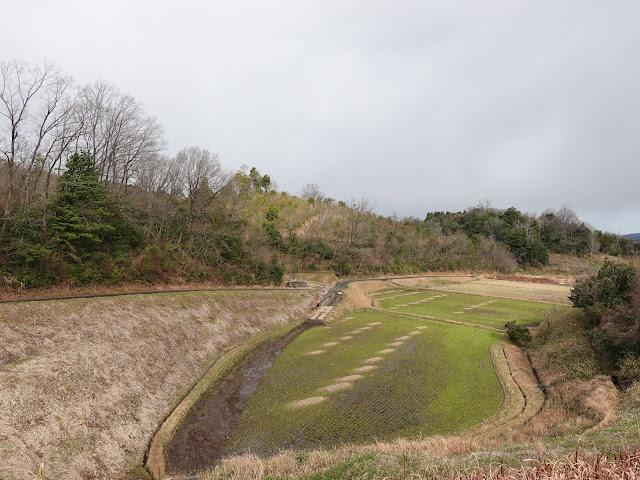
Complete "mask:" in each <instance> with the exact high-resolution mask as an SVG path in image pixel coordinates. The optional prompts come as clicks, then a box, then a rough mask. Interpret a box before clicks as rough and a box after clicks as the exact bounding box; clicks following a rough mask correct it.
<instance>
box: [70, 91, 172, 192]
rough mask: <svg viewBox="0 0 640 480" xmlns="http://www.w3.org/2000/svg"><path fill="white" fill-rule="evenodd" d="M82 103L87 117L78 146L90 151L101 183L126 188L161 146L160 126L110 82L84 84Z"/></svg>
mask: <svg viewBox="0 0 640 480" xmlns="http://www.w3.org/2000/svg"><path fill="white" fill-rule="evenodd" d="M82 103H83V108H84V111H85V113H86V118H87V120H86V122H85V125H86V127H85V129H84V130H83V134H82V138H81V140H80V142H79V148H80V149H82V150H86V151H88V152H89V153H90V154H91V156H92V157H93V159H94V160H95V162H96V168H97V169H98V172H99V173H100V178H101V180H102V181H103V183H105V184H110V185H112V186H115V187H117V188H121V189H123V190H126V189H127V187H128V186H129V185H131V184H134V183H136V182H137V181H138V180H137V177H138V175H140V174H144V173H143V172H144V170H145V167H144V164H145V163H146V162H151V163H153V162H154V161H155V159H156V158H157V156H158V154H160V152H161V151H162V150H163V149H164V147H165V141H164V137H163V135H164V133H163V130H162V126H161V125H160V124H159V123H158V121H157V119H156V118H155V117H150V116H146V115H145V112H144V109H143V107H142V105H141V104H140V103H138V102H137V101H136V100H135V99H134V98H133V97H132V96H130V95H125V94H123V93H121V92H120V91H119V90H118V89H117V88H115V87H114V86H112V85H108V84H105V83H101V82H97V83H94V84H93V85H89V86H87V87H85V88H84V89H83V91H82ZM146 170H148V169H146Z"/></svg>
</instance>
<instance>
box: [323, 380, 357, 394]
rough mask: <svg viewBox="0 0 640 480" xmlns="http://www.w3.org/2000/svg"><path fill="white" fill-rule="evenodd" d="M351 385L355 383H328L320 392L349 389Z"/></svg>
mask: <svg viewBox="0 0 640 480" xmlns="http://www.w3.org/2000/svg"><path fill="white" fill-rule="evenodd" d="M351 387H353V383H349V382H340V383H334V384H333V385H327V386H326V387H322V388H319V389H318V391H320V392H339V391H341V390H347V389H349V388H351Z"/></svg>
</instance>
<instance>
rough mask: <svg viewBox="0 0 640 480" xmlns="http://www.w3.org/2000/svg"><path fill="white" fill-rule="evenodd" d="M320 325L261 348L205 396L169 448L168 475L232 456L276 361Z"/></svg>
mask: <svg viewBox="0 0 640 480" xmlns="http://www.w3.org/2000/svg"><path fill="white" fill-rule="evenodd" d="M320 324H321V322H318V321H307V322H304V323H303V324H301V325H300V326H299V327H297V328H295V329H294V330H292V331H291V332H289V333H288V334H287V335H285V336H284V337H282V338H279V339H277V340H274V341H272V342H269V343H267V344H265V345H262V346H260V347H258V348H257V349H256V350H255V351H254V352H253V353H252V354H251V355H250V356H249V357H248V358H247V359H245V361H244V362H243V363H242V364H241V365H239V366H238V368H237V369H236V370H235V371H234V372H233V373H231V374H230V375H229V376H228V377H227V378H226V379H225V380H224V381H223V382H221V383H220V384H217V385H216V386H214V387H213V388H212V389H211V390H209V391H208V392H207V393H205V394H203V395H202V397H201V398H200V399H199V400H198V402H197V403H196V404H195V405H194V407H193V408H192V409H191V410H190V411H189V413H188V414H187V416H186V418H185V420H184V422H183V423H182V425H181V426H180V427H179V429H178V430H177V431H176V433H175V435H174V436H173V438H172V440H171V442H170V443H169V444H168V445H167V448H166V469H167V472H168V473H169V474H175V473H193V472H197V471H202V470H206V469H208V468H211V467H212V466H214V465H215V464H216V463H218V461H220V460H221V459H222V458H224V457H225V456H228V455H230V454H231V453H232V450H231V448H230V447H229V438H230V437H231V434H232V433H233V431H234V430H235V428H236V427H237V425H238V422H239V420H240V415H241V414H242V411H243V410H244V408H245V407H246V405H247V403H248V401H249V399H250V398H251V397H252V396H253V394H254V393H255V391H256V389H257V388H258V385H259V384H260V382H261V381H262V379H263V378H264V376H265V375H266V374H267V372H268V371H269V369H270V368H271V366H272V365H273V362H274V361H275V359H276V357H277V356H278V355H279V354H280V353H282V351H283V350H284V349H285V348H286V347H287V345H289V343H291V342H292V341H293V340H295V339H296V337H298V335H300V334H301V333H302V332H304V331H305V330H308V329H309V328H311V327H314V326H317V325H320ZM319 398H322V397H319ZM323 400H324V398H323Z"/></svg>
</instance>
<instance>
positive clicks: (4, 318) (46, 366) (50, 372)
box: [0, 291, 315, 480]
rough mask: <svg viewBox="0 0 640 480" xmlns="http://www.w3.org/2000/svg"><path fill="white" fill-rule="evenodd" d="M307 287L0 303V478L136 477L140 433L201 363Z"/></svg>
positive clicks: (278, 322) (284, 311) (277, 320)
mask: <svg viewBox="0 0 640 480" xmlns="http://www.w3.org/2000/svg"><path fill="white" fill-rule="evenodd" d="M314 296H315V292H312V291H264V292H260V291H229V292H200V293H179V294H176V293H173V294H171V293H164V294H154V295H134V296H123V297H111V298H94V299H77V300H66V301H46V302H37V303H15V304H4V305H0V458H1V459H2V461H1V462H0V478H2V479H3V480H4V479H6V480H27V479H29V480H30V479H33V478H35V477H37V476H38V475H40V476H41V477H42V478H48V479H61V480H62V479H64V480H67V479H69V480H75V479H85V478H104V479H106V478H125V477H126V478H143V475H144V472H143V471H141V465H142V457H143V454H144V451H145V449H146V447H147V443H148V441H149V439H150V438H151V436H152V435H153V432H154V431H155V430H156V429H157V428H158V426H159V424H160V422H161V421H162V420H163V418H164V417H165V416H166V415H167V414H168V413H169V412H170V411H171V410H173V408H174V407H175V405H176V404H177V403H178V402H179V401H180V399H181V398H182V397H183V396H184V395H185V393H186V392H187V391H189V390H190V388H191V386H192V385H193V384H194V383H195V382H196V381H197V380H198V378H199V377H200V376H201V375H202V374H203V372H205V371H206V370H207V368H208V367H209V366H210V365H211V364H212V363H213V362H214V361H215V360H216V359H217V358H219V357H220V355H221V354H223V353H224V352H225V351H227V350H229V349H230V348H231V347H233V346H234V345H237V344H241V343H244V342H246V341H247V340H248V339H249V338H253V337H255V336H256V335H258V334H260V332H263V331H266V330H271V329H274V328H277V327H281V326H284V325H286V324H288V323H290V322H291V321H292V320H294V319H297V318H302V317H304V316H305V313H306V311H307V308H308V307H309V304H310V302H312V301H313V298H314ZM136 469H137V470H138V472H139V473H138V475H136V474H135V473H134V472H135V471H136ZM127 472H129V473H127Z"/></svg>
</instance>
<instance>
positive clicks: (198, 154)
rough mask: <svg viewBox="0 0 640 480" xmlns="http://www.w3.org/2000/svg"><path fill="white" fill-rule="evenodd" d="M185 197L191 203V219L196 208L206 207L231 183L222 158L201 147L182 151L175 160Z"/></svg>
mask: <svg viewBox="0 0 640 480" xmlns="http://www.w3.org/2000/svg"><path fill="white" fill-rule="evenodd" d="M174 163H175V168H176V169H177V172H178V173H177V175H178V178H180V179H181V181H182V190H183V194H184V196H185V197H186V198H187V199H188V202H189V217H190V219H192V218H193V217H194V215H195V213H196V208H199V207H205V206H206V205H207V204H208V203H210V202H211V201H212V200H213V199H214V198H215V197H216V196H217V195H218V193H220V190H222V188H223V187H224V186H225V185H226V184H227V183H228V182H229V180H230V179H231V175H230V174H229V173H228V172H227V171H225V170H224V169H223V168H222V165H221V163H220V157H219V156H218V154H217V153H212V152H210V151H209V150H205V149H202V148H199V147H189V148H184V149H182V150H180V151H179V152H178V153H177V154H176V156H175V159H174Z"/></svg>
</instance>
